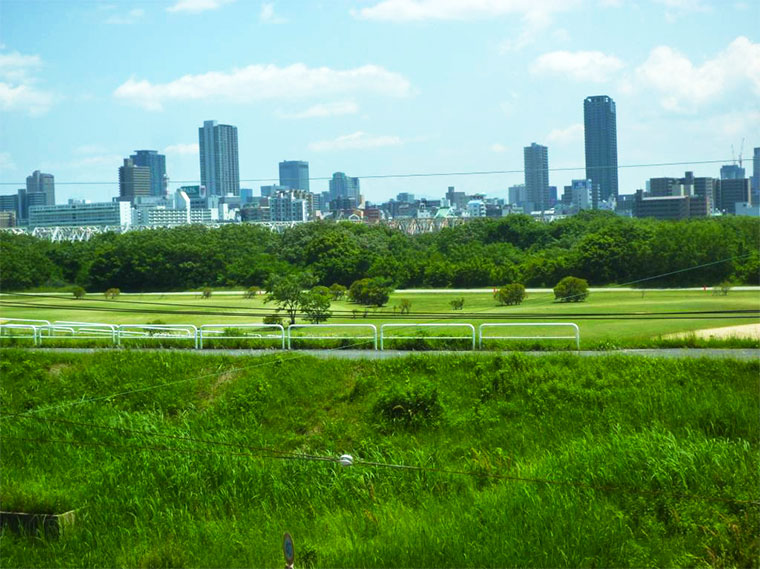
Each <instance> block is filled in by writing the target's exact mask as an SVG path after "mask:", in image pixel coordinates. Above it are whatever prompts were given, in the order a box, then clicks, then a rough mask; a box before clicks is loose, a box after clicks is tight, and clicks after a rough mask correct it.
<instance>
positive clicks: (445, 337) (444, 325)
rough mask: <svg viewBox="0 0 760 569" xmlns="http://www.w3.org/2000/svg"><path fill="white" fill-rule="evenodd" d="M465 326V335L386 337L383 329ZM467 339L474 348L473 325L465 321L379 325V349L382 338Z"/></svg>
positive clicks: (381, 347) (382, 347) (382, 341)
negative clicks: (467, 330) (467, 331)
mask: <svg viewBox="0 0 760 569" xmlns="http://www.w3.org/2000/svg"><path fill="white" fill-rule="evenodd" d="M452 327H458V328H467V329H469V330H470V334H468V335H467V336H406V335H404V336H389V337H387V338H386V336H385V330H387V329H389V328H452ZM385 339H388V340H420V339H422V340H469V339H472V349H473V350H474V349H475V326H473V325H472V324H468V323H465V322H458V323H456V324H443V323H432V322H431V323H422V324H381V325H380V349H381V350H383V349H384V346H383V344H384V340H385Z"/></svg>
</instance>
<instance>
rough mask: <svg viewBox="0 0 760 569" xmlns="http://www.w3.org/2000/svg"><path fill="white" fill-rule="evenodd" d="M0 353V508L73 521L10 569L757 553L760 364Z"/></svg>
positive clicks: (737, 559) (24, 549) (676, 563)
mask: <svg viewBox="0 0 760 569" xmlns="http://www.w3.org/2000/svg"><path fill="white" fill-rule="evenodd" d="M1 355H2V359H1V360H0V372H2V374H1V376H0V377H1V378H2V379H1V380H0V405H1V407H2V416H0V421H2V432H1V433H0V451H2V466H1V467H0V503H1V504H2V508H3V509H12V510H14V511H33V512H61V511H66V510H69V509H76V510H77V512H76V515H77V521H76V524H75V526H74V527H73V528H72V530H71V531H68V533H64V535H63V537H61V538H60V539H50V538H47V539H46V538H41V537H36V536H18V535H15V534H14V533H12V532H10V531H5V532H3V533H2V534H0V552H2V564H3V566H7V567H275V566H278V565H279V566H282V563H283V558H282V553H281V538H282V534H283V532H285V531H287V532H290V533H291V534H292V535H293V538H294V542H295V550H296V567H301V568H309V567H692V566H712V567H749V566H756V564H757V559H758V556H759V555H760V548H759V543H760V542H759V541H758V538H757V527H758V524H760V506H759V505H758V503H757V500H758V487H760V478H759V476H760V475H759V474H758V473H760V468H758V467H759V464H758V451H759V450H760V439H759V438H758V437H759V433H760V430H759V429H758V418H757V408H758V405H760V395H759V394H760V383H759V382H760V367H759V366H760V364H759V363H758V362H757V361H753V362H739V361H733V360H721V361H717V360H708V359H699V360H684V361H674V360H665V359H657V358H652V359H650V358H637V357H635V356H623V355H617V356H600V357H598V358H581V357H578V356H575V355H573V354H561V355H553V356H550V355H548V356H544V357H541V358H537V357H533V356H527V355H522V354H513V355H509V356H502V355H495V354H486V355H483V354H479V355H461V354H460V355H415V356H410V357H406V358H394V359H389V360H384V361H370V360H361V361H345V360H340V361H339V360H317V359H315V358H313V357H311V356H308V355H306V354H303V353H295V352H291V353H280V354H272V355H268V356H264V357H256V358H245V357H240V358H225V357H223V356H216V355H206V356H201V355H198V354H194V353H188V352H177V351H174V352H162V353H140V352H134V351H125V352H121V351H107V352H99V353H95V354H71V353H67V354H62V353H51V352H35V353H30V352H27V351H22V350H3V351H2V353H1ZM114 394H121V395H114ZM109 395H111V396H110V397H109ZM91 398H98V399H97V400H95V401H88V399H91ZM51 407H53V408H51ZM19 414H20V415H19ZM260 447H266V448H269V449H275V450H277V451H280V452H285V453H294V454H296V455H304V454H305V455H314V456H322V457H328V458H332V459H337V458H338V457H339V456H340V455H341V454H343V453H348V454H351V455H353V457H354V458H355V460H356V461H357V463H356V464H355V465H354V466H350V467H343V466H341V465H339V464H337V463H336V462H330V461H314V460H306V459H303V458H300V459H299V458H296V457H293V456H283V455H282V454H278V453H276V452H265V451H262V450H260ZM359 461H374V462H377V463H381V464H386V465H387V464H391V465H406V466H411V467H415V468H418V469H416V470H409V469H399V468H388V467H383V466H380V465H371V464H359ZM444 471H447V472H444ZM448 471H453V472H448ZM748 501H749V502H748Z"/></svg>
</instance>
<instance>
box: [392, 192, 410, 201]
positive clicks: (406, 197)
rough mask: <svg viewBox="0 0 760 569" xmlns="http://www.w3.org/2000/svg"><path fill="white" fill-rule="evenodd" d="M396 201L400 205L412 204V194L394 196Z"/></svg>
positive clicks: (405, 193)
mask: <svg viewBox="0 0 760 569" xmlns="http://www.w3.org/2000/svg"><path fill="white" fill-rule="evenodd" d="M396 201H397V202H401V203H414V194H410V193H409V192H401V193H399V194H397V195H396Z"/></svg>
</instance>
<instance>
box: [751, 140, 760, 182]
mask: <svg viewBox="0 0 760 569" xmlns="http://www.w3.org/2000/svg"><path fill="white" fill-rule="evenodd" d="M752 191H753V192H755V193H757V192H760V146H758V147H756V148H755V153H754V154H753V155H752Z"/></svg>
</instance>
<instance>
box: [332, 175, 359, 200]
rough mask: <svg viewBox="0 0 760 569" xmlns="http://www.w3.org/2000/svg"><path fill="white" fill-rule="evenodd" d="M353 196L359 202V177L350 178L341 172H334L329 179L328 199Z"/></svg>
mask: <svg viewBox="0 0 760 569" xmlns="http://www.w3.org/2000/svg"><path fill="white" fill-rule="evenodd" d="M340 198H354V200H356V204H357V205H358V204H359V178H351V177H349V176H346V175H345V174H344V173H343V172H335V173H334V174H333V177H332V179H331V180H330V201H332V200H335V199H340Z"/></svg>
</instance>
